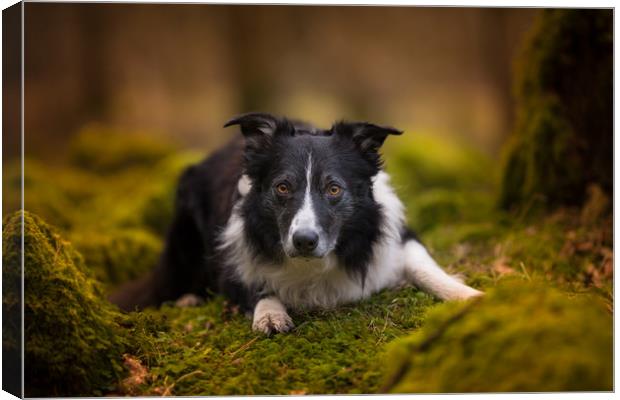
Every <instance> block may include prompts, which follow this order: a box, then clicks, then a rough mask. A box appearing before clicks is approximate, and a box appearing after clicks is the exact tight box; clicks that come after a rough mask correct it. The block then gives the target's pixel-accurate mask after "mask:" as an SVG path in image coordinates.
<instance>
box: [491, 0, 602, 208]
mask: <svg viewBox="0 0 620 400" xmlns="http://www.w3.org/2000/svg"><path fill="white" fill-rule="evenodd" d="M612 50H613V13H612V11H611V10H569V9H562V10H560V9H555V10H551V9H548V10H544V11H543V12H542V13H541V16H540V19H539V21H538V23H537V25H536V27H535V29H534V30H533V31H532V34H531V35H530V37H529V39H528V41H527V42H526V46H525V50H524V51H523V55H522V57H521V58H520V60H519V64H518V68H517V75H516V85H515V89H516V97H517V121H516V126H515V132H514V135H513V137H512V139H511V141H510V143H509V144H508V145H507V147H506V149H505V155H504V166H503V175H502V184H501V191H500V197H499V203H500V205H501V206H502V207H504V208H511V207H515V208H524V207H526V208H527V207H532V206H533V204H532V203H536V204H538V205H544V206H547V207H555V206H558V205H567V204H568V205H575V204H577V205H579V204H581V203H582V202H583V201H584V199H585V197H584V194H585V192H586V190H585V189H586V187H587V186H588V185H590V184H592V183H597V184H599V185H600V186H601V187H602V188H603V190H605V192H607V193H611V189H612V166H613V165H612V148H613V143H612V140H613V101H612V99H613V97H612V96H613V93H612V87H613V81H612V79H613V71H612V66H613V59H612V55H613V51H612Z"/></svg>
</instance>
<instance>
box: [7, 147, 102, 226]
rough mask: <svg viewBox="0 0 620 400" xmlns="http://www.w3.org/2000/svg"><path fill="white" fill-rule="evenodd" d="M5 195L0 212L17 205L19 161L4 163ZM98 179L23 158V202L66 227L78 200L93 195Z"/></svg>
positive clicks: (75, 213)
mask: <svg viewBox="0 0 620 400" xmlns="http://www.w3.org/2000/svg"><path fill="white" fill-rule="evenodd" d="M3 179H4V180H5V185H6V186H5V187H6V188H7V193H6V196H5V197H4V199H3V212H4V214H5V215H8V214H9V213H11V212H15V211H17V210H20V209H21V164H20V162H18V161H16V162H13V163H10V164H8V165H6V166H5V170H4V173H3ZM101 184H102V182H101V181H100V180H99V179H98V178H97V177H93V176H90V175H89V174H85V173H83V172H82V171H79V170H76V169H73V168H66V167H60V166H46V165H43V164H42V163H40V162H39V161H37V160H34V159H30V158H27V159H26V160H25V161H24V205H25V208H26V209H27V210H29V211H32V212H34V213H37V214H38V215H42V216H44V218H45V219H46V220H47V221H49V222H50V223H52V224H53V225H54V226H57V227H59V228H61V229H63V230H67V229H70V228H71V227H72V226H73V225H74V224H75V221H76V218H79V217H80V214H81V213H80V210H79V206H80V204H83V203H85V202H87V201H89V200H90V199H92V198H93V196H95V194H96V193H97V192H98V190H99V189H100V187H101V186H100V185H101Z"/></svg>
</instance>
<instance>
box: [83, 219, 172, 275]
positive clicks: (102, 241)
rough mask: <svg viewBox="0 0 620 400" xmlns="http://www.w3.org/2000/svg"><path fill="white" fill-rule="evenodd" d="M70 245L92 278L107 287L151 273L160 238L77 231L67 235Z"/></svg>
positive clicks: (141, 232)
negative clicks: (92, 273) (92, 275)
mask: <svg viewBox="0 0 620 400" xmlns="http://www.w3.org/2000/svg"><path fill="white" fill-rule="evenodd" d="M71 241H72V243H73V245H74V246H75V248H76V249H77V250H78V251H79V252H80V254H81V255H82V256H83V257H84V260H85V262H86V265H87V266H88V268H89V269H90V270H92V271H93V272H94V275H95V278H96V279H97V280H98V281H99V282H103V283H106V284H107V285H109V286H110V287H113V286H115V285H118V284H120V283H123V282H126V281H128V280H131V279H135V278H138V277H140V276H141V275H144V274H146V273H147V272H148V271H150V270H151V269H153V267H154V266H155V265H156V264H157V260H158V259H159V254H160V252H161V248H162V241H161V239H160V238H158V237H157V236H155V235H154V234H152V233H151V232H149V231H147V230H145V229H139V228H125V229H114V230H111V231H105V232H97V231H95V232H86V231H78V232H77V233H74V234H73V235H71Z"/></svg>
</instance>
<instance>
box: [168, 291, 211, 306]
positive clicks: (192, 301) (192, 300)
mask: <svg viewBox="0 0 620 400" xmlns="http://www.w3.org/2000/svg"><path fill="white" fill-rule="evenodd" d="M203 303H204V300H203V299H201V298H200V297H198V296H196V295H195V294H191V293H186V294H184V295H183V296H181V297H179V298H178V299H177V301H176V302H175V303H174V305H175V306H177V307H183V308H184V307H196V306H199V305H201V304H203Z"/></svg>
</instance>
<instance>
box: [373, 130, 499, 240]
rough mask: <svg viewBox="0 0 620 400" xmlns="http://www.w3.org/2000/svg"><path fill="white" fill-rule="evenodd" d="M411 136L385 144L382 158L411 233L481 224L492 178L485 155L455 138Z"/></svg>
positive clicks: (489, 208) (488, 205) (489, 205)
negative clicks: (449, 224)
mask: <svg viewBox="0 0 620 400" xmlns="http://www.w3.org/2000/svg"><path fill="white" fill-rule="evenodd" d="M410 136H411V137H402V138H398V141H392V142H389V143H387V145H386V147H385V159H386V160H387V162H386V169H387V171H388V172H389V173H390V175H391V177H392V179H393V184H394V187H395V189H396V191H397V192H398V194H399V196H400V198H401V199H402V201H403V203H404V204H405V208H406V210H407V216H408V222H409V225H410V226H411V227H412V228H413V229H415V230H416V231H418V232H426V231H429V230H431V229H433V228H434V227H435V226H438V225H441V224H443V223H446V222H461V223H467V222H474V221H480V220H481V219H484V218H487V217H488V216H489V214H490V213H492V212H493V206H494V205H493V202H492V200H491V199H492V195H491V193H492V192H493V190H494V184H495V177H494V176H493V174H489V171H490V170H492V168H491V161H490V160H489V159H488V158H487V157H485V156H484V155H482V154H481V153H479V152H477V151H476V150H474V149H471V148H470V147H469V146H467V145H466V144H462V143H459V142H458V141H456V140H453V141H450V140H448V139H446V138H441V137H432V136H429V135H423V134H416V133H412V134H411V135H410Z"/></svg>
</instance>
